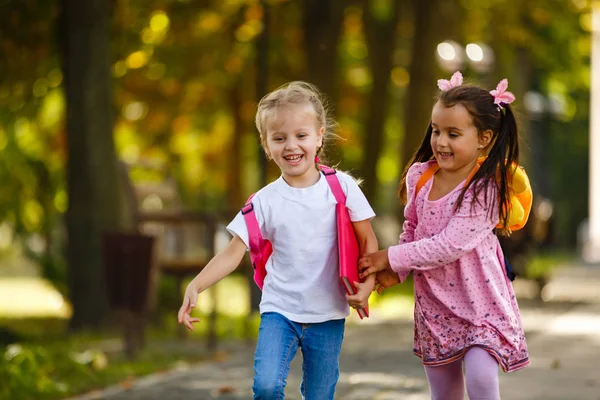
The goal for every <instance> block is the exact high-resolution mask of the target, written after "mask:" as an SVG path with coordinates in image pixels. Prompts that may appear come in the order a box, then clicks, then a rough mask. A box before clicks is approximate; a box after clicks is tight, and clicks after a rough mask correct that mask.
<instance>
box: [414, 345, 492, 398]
mask: <svg viewBox="0 0 600 400" xmlns="http://www.w3.org/2000/svg"><path fill="white" fill-rule="evenodd" d="M463 362H464V365H465V376H466V384H467V393H468V395H469V399H470V400H500V387H499V385H498V362H497V361H496V359H495V358H494V357H492V356H491V355H490V354H489V353H488V352H487V351H485V350H484V349H482V348H481V347H471V348H470V349H469V350H468V351H467V353H466V354H465V356H464V358H463V360H457V361H455V362H453V363H451V364H447V365H442V366H439V367H427V366H426V367H425V373H426V374H427V379H428V380H429V387H430V388H431V399H432V400H463V396H464V393H465V383H464V382H463V370H462V365H463Z"/></svg>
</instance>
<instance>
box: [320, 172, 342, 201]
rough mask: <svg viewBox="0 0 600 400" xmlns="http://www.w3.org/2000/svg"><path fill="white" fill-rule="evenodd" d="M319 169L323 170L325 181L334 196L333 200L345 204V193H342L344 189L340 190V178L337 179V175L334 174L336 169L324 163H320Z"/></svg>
mask: <svg viewBox="0 0 600 400" xmlns="http://www.w3.org/2000/svg"><path fill="white" fill-rule="evenodd" d="M321 171H323V175H325V178H326V179H327V183H328V184H329V187H330V188H331V191H332V192H333V195H334V196H335V201H337V202H338V203H340V204H344V205H345V204H346V195H345V194H344V191H343V190H342V185H341V184H340V180H339V179H338V177H337V175H336V170H335V169H333V168H330V167H328V166H326V165H321Z"/></svg>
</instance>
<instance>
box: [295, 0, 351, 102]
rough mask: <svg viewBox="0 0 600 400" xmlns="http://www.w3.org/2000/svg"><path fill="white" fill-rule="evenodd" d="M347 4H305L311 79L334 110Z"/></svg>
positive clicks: (339, 0) (308, 0)
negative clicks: (340, 42) (339, 46)
mask: <svg viewBox="0 0 600 400" xmlns="http://www.w3.org/2000/svg"><path fill="white" fill-rule="evenodd" d="M345 8H346V2H345V1H343V0H335V1H321V0H305V1H304V20H303V21H304V23H303V25H304V26H303V29H304V41H305V46H306V63H307V68H308V80H309V82H310V83H312V84H314V85H316V86H317V87H318V88H319V89H320V90H321V91H322V92H323V93H324V94H325V96H326V97H327V100H328V101H329V105H330V107H331V108H334V105H335V101H336V98H337V96H336V93H337V80H336V79H335V77H336V76H337V71H338V69H337V65H338V63H337V60H338V56H337V46H338V42H339V39H340V35H341V31H342V21H343V18H344V10H345Z"/></svg>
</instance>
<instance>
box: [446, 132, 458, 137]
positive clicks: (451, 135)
mask: <svg viewBox="0 0 600 400" xmlns="http://www.w3.org/2000/svg"><path fill="white" fill-rule="evenodd" d="M448 136H450V137H458V134H456V133H454V132H450V133H449V134H448Z"/></svg>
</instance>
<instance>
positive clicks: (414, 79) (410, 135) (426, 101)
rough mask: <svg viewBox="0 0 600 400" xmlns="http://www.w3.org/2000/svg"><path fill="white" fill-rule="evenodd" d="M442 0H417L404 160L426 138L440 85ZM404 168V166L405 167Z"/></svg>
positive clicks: (405, 124)
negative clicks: (437, 55) (437, 52)
mask: <svg viewBox="0 0 600 400" xmlns="http://www.w3.org/2000/svg"><path fill="white" fill-rule="evenodd" d="M438 3H439V0H431V1H420V0H413V2H412V5H413V12H414V21H415V31H414V35H413V44H412V57H411V62H410V67H409V74H410V86H409V87H408V92H407V94H406V100H405V107H406V112H405V114H404V115H405V121H404V141H403V143H402V158H401V164H402V166H403V168H404V165H406V163H407V162H408V161H409V160H410V158H411V157H412V155H413V153H414V152H415V150H416V149H417V148H418V147H419V145H420V144H421V142H422V141H423V136H424V134H425V130H426V128H427V124H428V122H429V120H430V119H431V107H432V105H433V100H432V98H433V95H434V94H435V93H436V90H437V87H436V86H435V82H436V80H437V79H438V76H439V75H438V73H437V71H439V68H438V67H437V66H436V64H435V61H434V60H435V49H436V45H437V44H438V43H439V42H440V41H441V40H443V38H444V31H443V25H444V24H438V23H436V22H437V21H442V20H444V19H443V18H442V17H441V15H440V14H439V13H437V12H436V10H437V9H439V6H440V5H439V4H438ZM403 168H402V169H403Z"/></svg>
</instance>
